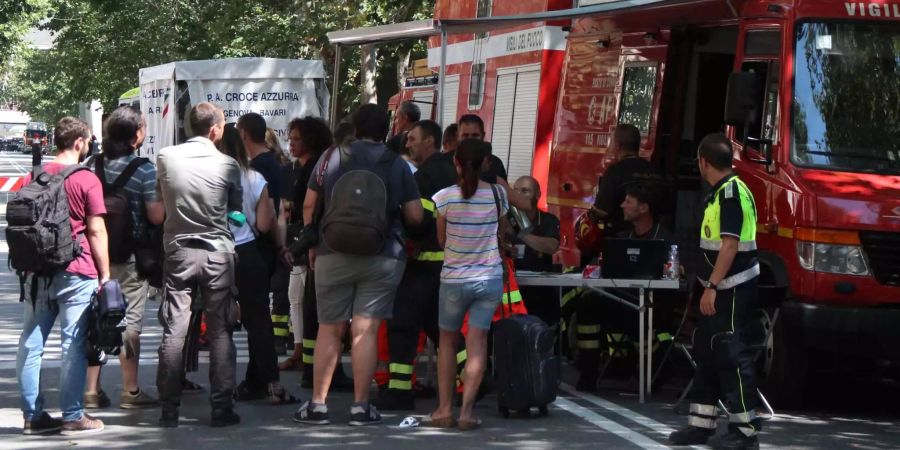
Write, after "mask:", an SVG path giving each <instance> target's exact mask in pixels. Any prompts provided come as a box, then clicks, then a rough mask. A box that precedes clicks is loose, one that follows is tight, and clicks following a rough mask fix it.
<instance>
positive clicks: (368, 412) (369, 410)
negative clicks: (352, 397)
mask: <svg viewBox="0 0 900 450" xmlns="http://www.w3.org/2000/svg"><path fill="white" fill-rule="evenodd" d="M377 423H381V414H379V413H378V409H377V408H375V406H373V405H372V404H371V403H365V404H359V403H354V404H353V406H351V407H350V426H354V427H362V426H366V425H375V424H377Z"/></svg>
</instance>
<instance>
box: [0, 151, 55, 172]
mask: <svg viewBox="0 0 900 450" xmlns="http://www.w3.org/2000/svg"><path fill="white" fill-rule="evenodd" d="M44 158H45V159H46V158H48V157H46V156H45V157H44ZM30 167H31V155H30V154H24V153H16V152H0V175H2V176H10V175H16V174H23V173H26V172H28V171H29V169H30Z"/></svg>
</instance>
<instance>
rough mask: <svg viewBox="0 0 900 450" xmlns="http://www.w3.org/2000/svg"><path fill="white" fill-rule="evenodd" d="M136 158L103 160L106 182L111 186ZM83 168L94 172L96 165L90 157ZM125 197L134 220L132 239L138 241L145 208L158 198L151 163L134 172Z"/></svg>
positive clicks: (133, 156) (142, 227) (126, 157)
mask: <svg viewBox="0 0 900 450" xmlns="http://www.w3.org/2000/svg"><path fill="white" fill-rule="evenodd" d="M135 158H137V156H135V155H133V154H132V155H126V156H122V157H119V158H116V159H105V158H104V161H103V168H104V169H105V170H104V172H105V175H106V182H107V183H110V184H112V183H113V182H114V181H116V178H118V177H119V175H121V174H122V172H124V171H125V168H126V167H128V164H129V163H130V162H131V161H132V160H133V159H135ZM84 166H86V167H87V168H89V169H91V171H92V172H93V171H95V169H96V163H95V162H94V158H93V157H91V158H89V159H87V160H85V162H84ZM125 195H126V196H127V197H128V202H129V203H131V218H132V219H133V220H134V237H135V238H138V239H140V238H141V237H142V236H143V232H144V228H145V227H146V223H147V218H146V217H147V208H146V206H145V205H146V204H147V203H149V202H157V201H159V198H158V197H157V195H156V166H154V165H153V164H152V163H150V164H148V163H144V164H141V165H140V166H139V167H138V169H137V170H136V171H135V172H134V176H132V177H131V178H130V179H129V180H128V182H126V183H125Z"/></svg>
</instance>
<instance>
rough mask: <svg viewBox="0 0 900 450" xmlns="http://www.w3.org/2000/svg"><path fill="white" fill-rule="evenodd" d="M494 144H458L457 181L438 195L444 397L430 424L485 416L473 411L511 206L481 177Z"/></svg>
mask: <svg viewBox="0 0 900 450" xmlns="http://www.w3.org/2000/svg"><path fill="white" fill-rule="evenodd" d="M490 154H491V145H490V144H489V143H487V142H483V141H481V140H475V139H467V140H464V141H462V142H461V143H460V144H459V148H458V149H457V150H456V152H455V154H454V156H453V162H454V164H455V165H456V171H457V172H458V173H459V184H458V185H456V186H451V187H448V188H446V189H443V190H441V191H440V192H438V193H437V194H435V195H434V202H435V205H436V207H437V214H438V216H437V238H438V242H439V243H440V244H441V245H442V246H443V247H444V266H443V269H442V271H441V288H440V307H439V313H438V324H439V326H440V330H441V336H440V346H439V354H438V387H439V391H440V397H439V400H440V403H439V405H438V408H437V410H435V411H434V412H433V413H432V414H431V416H430V417H429V418H427V419H426V424H427V425H431V426H437V427H452V426H455V425H456V424H458V426H459V428H460V429H461V430H470V429H473V428H476V427H477V426H478V425H480V423H481V421H480V420H479V419H478V418H476V417H475V416H473V414H472V408H473V406H474V405H475V399H476V394H477V393H478V387H479V386H480V385H481V381H482V378H483V377H484V371H485V367H486V363H487V336H488V330H489V329H490V327H491V319H492V318H493V316H494V311H496V310H497V306H498V305H499V303H500V298H501V296H502V294H503V281H502V280H503V268H502V262H501V259H500V248H499V245H498V240H497V235H498V229H499V228H500V227H501V225H503V224H502V222H501V220H500V218H501V217H504V216H505V215H506V211H507V210H508V209H509V206H508V201H507V198H506V191H505V190H504V189H503V188H501V187H499V186H496V185H492V184H488V183H486V182H484V181H482V180H481V179H480V178H481V172H482V169H483V168H484V164H485V162H484V161H485V158H486V157H487V156H488V155H490ZM466 314H468V316H469V319H468V325H469V332H468V335H467V336H466V338H465V345H466V352H467V353H468V358H467V360H466V366H465V369H464V370H463V374H462V380H463V382H464V386H465V388H464V391H463V402H462V407H461V409H460V413H459V420H458V421H456V420H454V419H453V411H452V401H453V393H454V384H455V380H456V352H457V344H458V343H457V340H458V336H459V335H460V333H459V332H460V329H461V328H462V324H463V319H464V317H465V316H466Z"/></svg>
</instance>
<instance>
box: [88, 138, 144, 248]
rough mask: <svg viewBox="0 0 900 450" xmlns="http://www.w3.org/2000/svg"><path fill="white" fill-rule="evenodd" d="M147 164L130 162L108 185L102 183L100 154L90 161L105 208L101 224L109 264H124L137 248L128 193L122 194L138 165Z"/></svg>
mask: <svg viewBox="0 0 900 450" xmlns="http://www.w3.org/2000/svg"><path fill="white" fill-rule="evenodd" d="M149 162H150V160H149V159H147V158H135V159H133V160H131V162H130V163H128V166H126V167H125V170H123V171H122V173H121V174H119V176H118V177H116V179H115V181H113V182H112V184H110V183H107V182H106V171H105V170H104V169H103V155H102V154H101V155H97V157H96V158H95V159H94V173H95V174H96V175H97V178H99V179H100V183H101V184H102V185H103V203H104V205H106V216H104V222H106V234H107V235H108V236H109V261H110V262H112V263H116V264H122V263H126V262H128V259H129V258H131V255H132V254H134V251H135V248H136V246H137V240H136V239H135V238H134V225H135V223H134V216H133V215H132V214H131V202H130V201H129V200H128V193H127V192H125V185H126V184H127V183H128V180H130V179H131V177H133V176H134V173H135V172H136V171H137V170H138V168H139V167H140V166H142V165H144V164H145V163H149Z"/></svg>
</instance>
